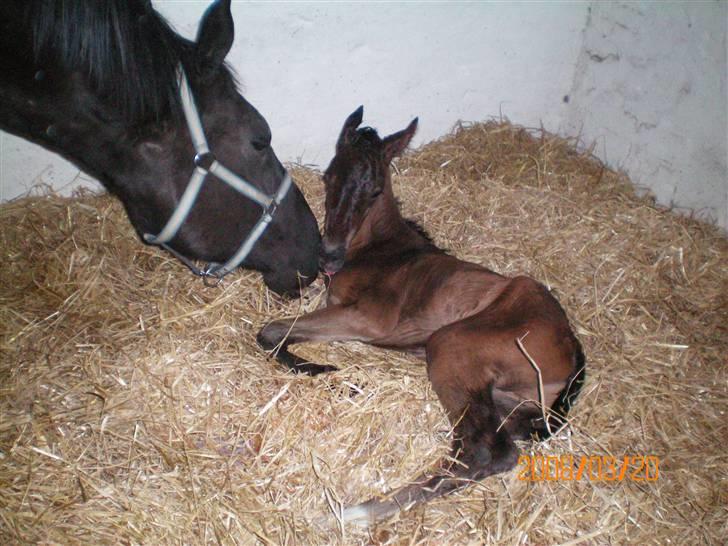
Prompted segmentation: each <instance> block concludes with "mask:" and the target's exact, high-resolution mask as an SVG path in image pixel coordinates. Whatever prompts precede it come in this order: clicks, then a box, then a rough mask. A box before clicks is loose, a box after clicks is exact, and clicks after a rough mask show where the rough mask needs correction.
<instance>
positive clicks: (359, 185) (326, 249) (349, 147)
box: [319, 106, 417, 273]
mask: <svg viewBox="0 0 728 546" xmlns="http://www.w3.org/2000/svg"><path fill="white" fill-rule="evenodd" d="M363 114H364V107H363V106H360V107H359V108H357V109H356V111H354V112H353V113H352V114H351V115H350V116H349V117H348V118H346V121H345V122H344V127H343V128H342V129H341V134H340V135H339V140H338V141H337V143H336V155H335V156H334V158H333V159H332V160H331V163H330V164H329V167H328V168H327V169H326V172H325V173H324V184H325V186H326V220H325V223H324V238H323V245H322V248H321V256H320V258H319V266H320V267H321V269H322V270H323V271H324V272H326V273H336V272H337V271H338V270H339V269H341V268H342V266H343V265H344V259H345V256H346V252H347V250H348V249H349V247H350V245H351V243H352V240H353V239H354V236H355V235H356V234H357V232H358V231H359V229H360V228H361V227H362V224H363V223H364V220H365V218H366V217H367V215H368V213H369V212H370V211H372V210H373V209H375V208H377V207H378V206H379V207H381V206H383V205H384V203H385V202H387V201H388V200H389V201H391V200H392V199H393V197H392V188H391V184H390V176H389V165H390V163H391V162H392V159H394V158H395V157H397V156H398V155H400V154H401V153H402V152H403V151H404V149H405V148H406V147H407V145H408V144H409V143H410V141H411V140H412V137H413V136H414V134H415V131H416V130H417V118H415V119H414V120H412V122H411V123H410V124H409V125H408V126H407V128H406V129H403V130H402V131H399V132H397V133H394V134H392V135H389V136H388V137H386V138H384V139H382V138H380V137H379V135H378V134H377V132H376V131H375V130H374V129H372V128H371V127H363V128H361V129H357V127H359V125H360V124H361V121H362V116H363Z"/></svg>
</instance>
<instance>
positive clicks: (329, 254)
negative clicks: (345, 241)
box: [319, 241, 346, 274]
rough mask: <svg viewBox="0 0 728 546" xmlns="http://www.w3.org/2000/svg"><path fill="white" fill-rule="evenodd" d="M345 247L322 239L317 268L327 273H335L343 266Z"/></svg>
mask: <svg viewBox="0 0 728 546" xmlns="http://www.w3.org/2000/svg"><path fill="white" fill-rule="evenodd" d="M345 254H346V249H345V248H344V246H343V245H331V244H330V243H328V242H326V241H324V242H323V244H322V245H321V254H320V255H319V269H320V270H321V271H323V272H324V273H327V274H333V273H337V272H338V271H339V270H340V269H341V268H342V267H344V256H345Z"/></svg>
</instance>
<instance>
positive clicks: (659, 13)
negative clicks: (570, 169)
mask: <svg viewBox="0 0 728 546" xmlns="http://www.w3.org/2000/svg"><path fill="white" fill-rule="evenodd" d="M727 7H728V3H726V2H715V1H711V2H694V3H678V2H665V3H657V2H655V3H627V2H624V3H598V2H595V3H594V4H593V5H592V6H591V9H590V13H589V16H588V18H587V21H586V25H585V27H584V31H583V35H584V40H583V45H582V47H581V51H580V53H579V60H578V62H577V65H576V71H575V74H574V84H573V88H572V91H571V93H570V98H571V100H570V105H571V107H570V108H568V109H567V113H566V116H565V118H564V123H563V125H562V132H564V133H565V134H569V135H577V134H581V135H582V139H583V140H584V141H585V142H592V141H595V140H596V141H597V148H596V152H597V154H598V155H599V156H600V157H601V158H602V159H604V160H606V161H607V162H608V163H609V164H610V165H612V166H614V167H620V168H622V169H624V170H625V171H627V172H628V173H629V175H630V177H631V178H632V181H633V182H635V183H636V184H638V185H642V186H646V187H649V188H650V189H651V190H652V192H653V193H654V194H655V195H656V197H657V199H658V201H659V202H661V203H663V204H665V205H676V206H678V207H683V208H686V209H693V210H694V211H695V213H696V214H698V215H699V216H701V217H704V218H712V219H713V220H716V221H717V222H718V223H719V224H720V225H722V226H723V227H728V170H727V167H726V157H727V156H728V141H727V140H726V138H727V134H728V119H727V111H728V97H727V95H726V28H727V25H728V9H727Z"/></svg>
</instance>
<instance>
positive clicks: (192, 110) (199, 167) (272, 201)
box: [144, 65, 291, 280]
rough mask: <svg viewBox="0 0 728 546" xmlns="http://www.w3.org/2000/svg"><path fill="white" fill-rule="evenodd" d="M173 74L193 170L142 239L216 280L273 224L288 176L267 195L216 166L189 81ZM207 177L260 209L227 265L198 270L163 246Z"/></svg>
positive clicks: (287, 186) (245, 256) (198, 272)
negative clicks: (165, 216)
mask: <svg viewBox="0 0 728 546" xmlns="http://www.w3.org/2000/svg"><path fill="white" fill-rule="evenodd" d="M177 72H178V79H179V93H180V99H181V101H182V109H183V110H184V114H185V120H186V121H187V127H188V129H189V132H190V137H191V138H192V144H193V146H194V148H195V158H194V163H195V170H194V171H193V172H192V176H191V177H190V181H189V182H188V183H187V187H186V188H185V191H184V193H183V194H182V198H181V199H180V200H179V203H178V204H177V207H176V208H175V210H174V212H173V213H172V216H170V217H169V220H167V223H166V224H165V226H164V227H163V228H162V231H160V232H159V233H158V234H157V235H152V234H150V233H145V234H144V240H145V241H146V242H147V243H149V244H153V245H159V246H161V247H162V248H164V249H166V250H168V251H169V252H171V253H172V254H174V255H175V256H176V257H177V258H179V259H180V260H181V261H182V262H183V263H184V264H185V265H186V266H187V267H189V269H190V270H191V271H192V272H193V273H194V274H195V275H198V276H200V277H203V278H205V277H215V278H217V279H218V280H219V279H222V278H223V277H224V276H225V275H227V274H228V273H230V272H231V271H232V270H233V269H235V268H236V267H238V266H239V265H240V264H241V263H242V262H243V260H245V258H247V257H248V254H250V252H251V251H252V250H253V247H254V246H255V243H257V242H258V239H260V237H261V236H262V235H263V233H264V232H265V230H266V228H267V227H268V225H269V224H270V223H271V222H272V221H273V216H274V215H275V213H276V209H277V208H278V205H280V203H281V202H282V201H283V199H284V198H285V197H286V194H287V193H288V190H289V189H290V187H291V177H290V175H289V174H288V173H287V172H286V175H285V176H284V178H283V181H282V182H281V185H280V186H279V188H278V191H277V192H276V193H275V195H267V194H265V193H262V192H261V191H260V190H259V189H258V188H256V187H255V186H253V185H252V184H251V183H250V182H248V181H247V180H245V179H244V178H242V177H240V176H238V175H237V174H235V173H234V172H232V171H231V170H230V169H228V168H226V167H225V166H224V165H222V164H221V163H219V162H218V161H217V158H216V157H215V155H214V154H213V153H212V152H211V151H210V147H209V146H208V144H207V139H206V138H205V132H204V130H203V128H202V120H201V119H200V114H199V112H198V110H197V106H196V105H195V98H194V96H193V95H192V90H191V89H190V85H189V82H188V81H187V75H186V74H185V71H184V69H183V68H182V66H181V65H180V66H179V69H178V71H177ZM208 174H212V175H213V176H214V177H215V178H217V179H218V180H221V181H222V182H224V183H226V184H227V185H228V186H231V187H233V188H234V189H235V190H237V191H238V192H240V193H242V194H243V195H244V196H245V197H247V198H248V199H250V200H251V201H255V202H256V203H258V204H259V205H260V206H261V207H262V208H263V214H262V215H261V217H260V219H259V220H258V221H257V222H256V224H255V226H253V229H252V230H251V231H250V233H249V234H248V236H247V238H246V239H245V240H244V241H243V243H242V245H240V248H239V249H238V251H237V252H236V253H235V254H234V255H233V256H232V257H231V258H230V259H229V260H228V261H227V262H225V263H224V264H222V265H221V264H215V263H211V264H209V265H208V266H207V267H206V268H204V269H199V268H197V267H196V266H195V265H194V264H193V263H192V261H191V260H189V259H188V258H186V257H185V256H182V255H181V254H180V253H179V252H177V251H175V250H174V249H172V247H170V246H169V245H168V244H167V243H169V241H171V240H172V239H174V237H175V235H177V232H178V231H179V228H180V227H181V226H182V224H183V223H184V221H185V220H186V219H187V216H188V215H189V213H190V211H191V210H192V207H193V206H194V204H195V201H196V200H197V196H198V194H199V193H200V190H201V189H202V185H203V183H204V182H205V179H206V178H207V175H208Z"/></svg>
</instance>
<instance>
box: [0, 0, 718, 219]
mask: <svg viewBox="0 0 728 546" xmlns="http://www.w3.org/2000/svg"><path fill="white" fill-rule="evenodd" d="M154 5H155V7H156V8H157V9H158V10H159V11H160V12H161V13H162V14H164V15H165V16H166V17H167V18H168V19H169V20H170V21H171V22H172V23H173V24H174V25H175V27H176V28H177V29H178V30H179V31H180V32H181V33H182V34H184V35H186V36H188V37H192V36H194V34H195V32H196V28H197V21H198V20H199V17H200V15H201V14H202V12H203V11H204V9H205V8H206V6H207V2H205V1H181V0H179V1H178V0H156V1H155V2H154ZM727 6H728V4H726V2H716V1H709V2H702V3H698V2H693V3H674V4H667V5H665V4H657V3H654V4H653V3H640V4H626V3H624V4H623V3H599V2H593V3H588V2H583V3H548V4H545V3H544V4H540V3H524V4H504V3H495V4H493V3H457V4H453V3H448V4H445V3H387V4H380V3H318V2H303V3H299V2H275V3H270V2H269V3H264V2H257V3H256V2H254V3H247V2H234V3H233V15H234V17H235V22H236V30H237V32H236V41H235V44H234V46H233V50H232V52H231V54H230V56H229V58H228V60H229V61H230V63H231V64H232V65H233V66H234V67H235V69H236V70H237V71H238V72H239V74H240V75H241V80H242V82H243V85H244V92H245V95H246V97H247V98H248V100H250V101H251V102H252V103H253V104H254V105H255V106H256V107H257V108H258V109H259V110H260V111H261V113H263V115H264V116H265V117H266V118H267V120H268V121H269V123H270V125H271V127H272V129H273V138H274V140H273V145H274V147H275V149H276V152H277V153H278V155H279V157H280V158H281V159H283V160H284V161H299V162H301V163H304V164H312V165H318V166H322V167H323V166H325V165H326V164H327V162H328V161H329V159H330V158H331V155H332V153H333V147H334V141H335V138H336V135H337V134H338V130H339V128H340V125H341V123H342V121H343V119H344V118H345V117H346V115H347V114H349V113H350V112H351V111H352V110H353V109H354V108H355V107H357V106H358V105H359V104H364V106H365V123H369V124H371V125H373V126H375V127H377V128H379V129H380V130H381V132H382V133H388V132H393V131H396V130H398V129H401V128H403V127H404V126H405V125H406V124H407V123H408V122H409V120H410V119H411V118H412V117H414V116H419V117H420V130H419V133H418V136H417V138H416V140H415V145H418V144H421V143H423V142H427V141H430V140H432V139H434V138H437V137H439V136H441V135H443V134H445V133H447V132H448V131H449V130H450V128H451V127H452V126H453V124H454V123H455V122H456V121H457V120H459V119H462V120H476V121H477V120H484V119H487V118H489V117H492V116H496V117H497V116H499V115H500V113H501V112H502V113H503V115H505V116H507V117H508V118H509V119H511V120H512V121H513V122H515V123H519V124H523V125H527V126H538V125H539V124H541V123H542V124H543V125H544V127H546V128H547V129H549V130H551V131H555V132H561V133H564V134H568V135H576V134H581V135H582V141H583V142H585V143H586V144H588V143H590V142H591V141H592V140H594V139H596V140H597V141H598V147H597V149H596V151H597V153H598V154H599V155H600V156H602V158H603V159H606V160H607V161H608V162H609V163H610V164H611V165H614V166H618V167H623V168H625V169H626V170H627V171H628V172H629V174H630V175H631V176H632V177H633V179H634V180H635V182H636V183H638V184H640V185H644V186H648V187H652V188H653V190H654V191H655V193H656V194H657V195H658V198H660V200H661V201H662V202H663V203H666V204H669V203H670V202H671V201H674V202H676V203H678V204H680V205H681V206H686V207H692V208H695V209H698V210H700V211H702V212H703V214H704V215H710V216H711V217H713V218H715V219H717V220H719V221H720V222H721V224H722V225H723V226H726V227H728V181H727V180H726V172H727V171H726V155H727V154H728V151H727V144H726V123H727V122H726V110H727V108H728V105H727V104H726V102H727V99H726V87H725V78H726V20H727V18H728V10H727V9H726V7H727ZM566 96H568V102H565V101H564V97H566ZM86 179H87V178H86V177H84V176H81V177H80V179H79V176H78V171H77V170H76V169H75V168H73V167H72V166H70V165H68V164H67V163H65V162H63V161H62V160H59V159H58V158H57V157H55V156H52V155H51V154H48V153H47V152H44V151H42V150H40V149H38V148H37V147H35V146H33V145H30V144H28V143H25V142H22V141H20V140H19V139H17V138H15V137H12V136H10V135H4V134H0V199H8V198H11V197H13V196H15V195H18V194H19V193H23V192H24V191H26V190H27V188H28V187H29V186H30V185H32V184H34V183H37V182H43V183H48V184H50V185H52V186H53V187H55V188H63V187H66V188H71V187H74V186H75V185H76V184H78V183H79V180H80V181H82V182H83V181H84V180H86ZM91 183H92V184H93V182H91Z"/></svg>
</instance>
